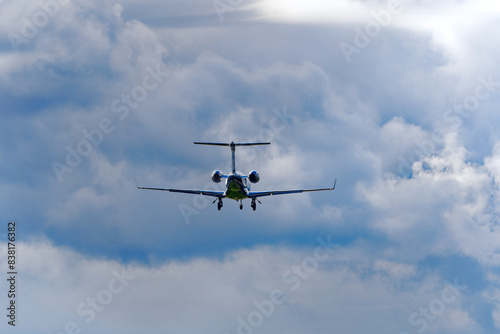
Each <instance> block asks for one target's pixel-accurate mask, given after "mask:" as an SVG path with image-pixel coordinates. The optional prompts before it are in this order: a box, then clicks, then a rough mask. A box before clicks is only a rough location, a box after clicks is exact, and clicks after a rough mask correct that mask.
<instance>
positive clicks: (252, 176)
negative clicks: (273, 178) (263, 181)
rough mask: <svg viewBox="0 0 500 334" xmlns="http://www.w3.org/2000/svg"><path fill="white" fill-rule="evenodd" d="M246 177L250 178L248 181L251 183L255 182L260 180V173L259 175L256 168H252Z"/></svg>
mask: <svg viewBox="0 0 500 334" xmlns="http://www.w3.org/2000/svg"><path fill="white" fill-rule="evenodd" d="M248 179H249V180H250V182H252V183H257V182H259V181H260V175H259V172H257V171H256V170H253V171H251V172H250V174H248Z"/></svg>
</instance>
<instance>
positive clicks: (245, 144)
mask: <svg viewBox="0 0 500 334" xmlns="http://www.w3.org/2000/svg"><path fill="white" fill-rule="evenodd" d="M194 143H195V144H197V145H212V146H229V147H233V146H254V145H269V144H271V143H235V142H231V143H205V142H198V141H196V142H194Z"/></svg>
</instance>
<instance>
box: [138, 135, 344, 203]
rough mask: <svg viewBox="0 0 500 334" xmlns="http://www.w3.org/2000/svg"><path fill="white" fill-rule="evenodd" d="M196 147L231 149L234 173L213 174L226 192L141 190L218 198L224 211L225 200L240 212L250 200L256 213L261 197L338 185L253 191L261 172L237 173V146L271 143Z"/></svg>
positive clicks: (213, 179) (165, 189)
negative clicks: (223, 185) (233, 202)
mask: <svg viewBox="0 0 500 334" xmlns="http://www.w3.org/2000/svg"><path fill="white" fill-rule="evenodd" d="M194 144H196V145H212V146H229V147H230V148H231V155H232V172H231V173H229V174H223V173H222V172H221V171H220V170H215V171H214V172H213V173H212V181H213V182H215V183H220V182H221V181H222V180H223V179H225V180H226V183H225V185H226V186H225V190H224V191H209V190H188V189H171V188H151V187H140V186H138V185H137V188H139V189H146V190H161V191H170V192H173V193H186V194H195V195H204V196H210V197H216V198H215V200H214V201H213V203H215V202H217V201H218V203H217V209H218V210H220V209H222V206H223V203H222V199H223V198H228V199H232V200H235V201H237V202H238V201H239V202H240V210H242V209H243V200H244V199H246V198H249V199H251V200H252V204H251V207H252V209H253V210H254V211H255V209H256V208H257V204H256V202H259V203H260V204H262V203H261V202H260V201H259V197H264V196H276V195H285V194H297V193H305V192H311V191H325V190H334V189H335V185H336V184H337V179H335V182H334V183H333V187H331V188H314V189H296V190H268V191H251V190H250V184H249V183H248V181H250V183H257V182H259V181H260V175H259V172H257V171H256V170H253V171H251V172H250V173H249V174H248V175H245V174H242V173H240V172H237V171H236V161H235V160H236V159H235V151H236V146H256V145H269V144H271V143H235V142H231V143H206V142H194Z"/></svg>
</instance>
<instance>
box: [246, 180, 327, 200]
mask: <svg viewBox="0 0 500 334" xmlns="http://www.w3.org/2000/svg"><path fill="white" fill-rule="evenodd" d="M336 184H337V179H335V182H334V183H333V187H331V188H315V189H297V190H270V191H251V192H250V193H248V198H257V197H263V196H275V195H285V194H298V193H305V192H310V191H324V190H333V189H335V185H336Z"/></svg>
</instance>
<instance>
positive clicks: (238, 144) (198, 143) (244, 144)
mask: <svg viewBox="0 0 500 334" xmlns="http://www.w3.org/2000/svg"><path fill="white" fill-rule="evenodd" d="M194 144H197V145H212V146H229V147H231V155H232V161H233V173H235V172H236V162H235V153H234V151H235V150H236V146H256V145H269V144H271V143H235V142H233V141H232V142H230V143H207V142H197V141H195V142H194Z"/></svg>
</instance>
